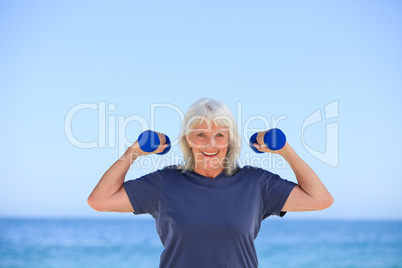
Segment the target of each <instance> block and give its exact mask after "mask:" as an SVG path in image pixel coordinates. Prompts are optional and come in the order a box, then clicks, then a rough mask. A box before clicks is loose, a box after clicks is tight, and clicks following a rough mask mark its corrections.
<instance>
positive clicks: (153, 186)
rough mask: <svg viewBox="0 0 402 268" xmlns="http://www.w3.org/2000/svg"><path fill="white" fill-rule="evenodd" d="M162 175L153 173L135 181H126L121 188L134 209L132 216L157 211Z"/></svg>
mask: <svg viewBox="0 0 402 268" xmlns="http://www.w3.org/2000/svg"><path fill="white" fill-rule="evenodd" d="M161 181H162V175H161V173H160V171H155V172H152V173H149V174H147V175H145V176H142V177H140V178H138V179H136V180H130V181H126V182H125V183H124V184H123V186H124V189H125V190H126V193H127V196H128V198H129V200H130V202H131V205H132V206H133V209H134V214H137V215H138V214H145V213H148V214H151V215H152V216H153V217H155V216H156V213H157V211H158V203H159V193H160V188H161Z"/></svg>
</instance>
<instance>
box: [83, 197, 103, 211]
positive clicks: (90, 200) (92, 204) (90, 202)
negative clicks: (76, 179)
mask: <svg viewBox="0 0 402 268" xmlns="http://www.w3.org/2000/svg"><path fill="white" fill-rule="evenodd" d="M87 203H88V205H89V206H90V207H91V208H92V209H94V210H96V211H99V212H102V211H104V208H103V207H102V205H101V203H100V202H98V201H96V200H95V199H94V198H93V197H92V196H89V197H88V199H87Z"/></svg>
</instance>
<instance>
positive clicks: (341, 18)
mask: <svg viewBox="0 0 402 268" xmlns="http://www.w3.org/2000/svg"><path fill="white" fill-rule="evenodd" d="M401 11H402V5H401V3H400V2H399V1H282V2H279V1H254V0H253V1H247V2H246V1H196V2H195V1H152V2H144V1H141V2H140V1H117V2H113V3H112V2H110V1H84V2H82V1H65V2H54V1H35V2H23V1H2V2H1V3H0V40H1V42H0V58H1V61H0V98H1V100H2V105H1V106H0V111H1V112H0V120H1V121H0V122H1V129H2V131H1V133H0V148H1V149H2V154H1V155H0V163H1V176H0V216H1V217H8V216H12V217H26V216H27V217H119V218H121V217H123V218H127V217H129V216H131V215H128V214H123V215H122V214H117V213H103V214H102V213H99V212H95V211H92V210H91V209H90V208H89V207H88V205H87V204H86V198H87V196H88V195H89V193H90V192H91V191H92V189H93V187H94V186H95V185H96V183H97V182H98V180H99V178H100V177H101V176H102V174H103V173H104V172H105V171H106V170H107V169H108V168H109V167H110V165H112V164H113V162H114V161H116V160H117V159H118V157H119V155H120V153H121V150H120V149H119V145H121V144H123V146H124V142H125V141H126V140H127V141H132V142H134V141H135V139H136V138H137V137H138V135H139V134H140V132H141V131H142V130H144V129H143V125H144V122H145V124H146V125H148V126H151V123H152V124H153V126H154V127H155V130H157V131H160V132H165V133H166V134H168V135H169V136H170V137H171V139H173V140H175V139H176V138H177V136H178V135H179V131H180V116H179V114H180V113H179V112H178V111H182V112H185V111H186V110H187V108H188V107H189V106H190V105H191V104H192V103H193V102H194V101H196V100H198V99H199V98H201V97H210V98H216V99H219V100H222V101H223V102H225V103H226V104H227V105H228V106H229V107H230V108H231V110H232V112H233V113H234V115H235V118H236V119H237V120H238V123H239V126H240V127H241V130H242V131H244V129H245V128H246V127H247V128H254V129H258V128H261V129H262V128H264V126H265V125H264V122H263V121H262V120H259V119H255V118H260V119H261V118H265V119H266V121H267V122H269V123H270V125H273V122H274V119H275V118H276V119H280V120H279V122H278V124H277V127H279V128H281V129H282V130H283V131H284V132H285V133H286V135H287V138H288V142H289V143H290V144H291V145H292V147H294V149H295V150H296V151H297V153H298V154H299V155H300V156H301V157H302V158H303V159H304V160H305V161H306V162H307V163H308V164H309V165H310V166H311V167H312V168H313V169H314V170H315V171H316V173H317V174H318V175H319V176H320V178H321V179H322V181H323V182H324V184H325V185H326V186H327V188H328V189H329V190H330V192H331V193H332V194H333V196H334V197H335V203H334V205H333V206H332V207H331V208H330V209H328V210H325V211H320V212H308V213H289V216H288V217H289V218H331V219H402V208H401V204H402V195H401V194H400V189H401V188H402V178H401V175H400V174H401V171H402V170H401V165H400V163H399V162H400V161H399V159H400V152H401V151H402V142H401V137H402V128H401V124H400V116H401V115H402V108H401V105H400V101H401V99H402V98H401V95H402V94H401V89H402V78H401V75H400V74H401V73H402V53H401V47H402V39H401V35H400V33H401V29H402V20H401V18H400V14H401ZM331 103H332V104H333V105H332V106H328V105H329V104H331ZM334 103H335V104H336V105H335V104H334ZM156 104H159V105H162V106H160V107H159V108H154V109H153V110H152V107H155V105H156ZM79 105H81V106H79ZM152 105H154V106H152ZM168 105H170V106H168ZM334 105H335V106H334ZM326 106H327V107H329V108H327V110H328V109H329V110H330V111H328V112H332V113H334V112H335V113H336V116H335V117H333V118H328V119H326V118H325V115H326V113H325V107H326ZM74 107H75V108H77V107H86V108H87V109H82V110H79V111H78V112H77V113H75V114H74V116H73V117H72V120H71V124H67V125H68V128H70V130H71V132H72V133H73V135H74V137H75V138H76V140H79V141H81V142H87V143H88V142H97V146H95V148H88V149H85V148H79V147H77V146H75V145H74V144H73V142H71V138H70V139H69V138H68V137H67V136H66V118H68V114H69V111H71V109H74ZM88 107H92V108H93V109H92V110H91V109H89V108H88ZM102 107H105V109H103V108H102ZM102 109H103V110H102ZM317 110H319V111H320V112H317V113H320V114H321V116H322V119H321V120H320V121H319V122H316V123H314V124H311V125H308V126H307V127H306V128H305V129H304V131H303V124H306V123H305V122H306V120H307V121H308V119H309V118H310V119H311V117H310V115H312V114H313V113H315V112H316V111H317ZM152 114H153V117H151V115H152ZM253 118H254V119H253ZM119 120H120V121H119ZM130 120H131V121H130ZM67 121H68V120H67ZM99 122H101V123H100V126H99ZM141 122H142V123H143V125H141ZM67 123H68V122H67ZM328 124H330V125H331V126H332V127H333V128H330V129H329V130H328V132H327V131H326V130H327V126H328ZM103 125H104V128H103ZM103 129H106V131H103ZM100 130H101V131H100ZM243 134H244V132H243V133H242V136H243V149H242V157H241V159H242V160H243V162H244V161H245V162H247V161H249V160H250V159H257V160H254V161H255V163H257V162H258V159H260V160H261V161H260V163H261V165H265V164H266V165H267V169H269V170H271V171H272V172H274V173H278V174H280V175H281V176H282V177H283V178H286V179H290V180H293V181H295V177H294V175H293V173H292V172H291V170H290V167H289V166H286V165H285V166H283V165H281V159H280V158H275V157H272V156H268V155H264V156H261V155H255V154H254V155H253V154H252V151H251V149H250V148H248V146H247V139H248V137H247V135H243ZM251 134H252V133H251V132H250V133H249V135H251ZM99 136H100V137H101V139H103V138H104V141H105V143H104V145H103V144H102V143H103V141H102V140H99ZM328 137H332V138H334V137H335V138H336V139H335V140H337V141H338V142H339V144H338V146H336V150H335V151H333V150H332V149H331V150H332V151H330V152H328V151H327V153H328V154H329V157H330V158H331V159H332V160H334V159H335V160H336V162H337V163H336V164H332V165H330V164H328V163H325V161H324V162H323V161H322V159H321V160H320V159H319V158H320V157H317V156H314V155H312V153H311V150H313V151H317V152H320V153H322V154H324V153H325V152H326V148H327V147H326V146H328V144H327V143H328V142H327V141H328V139H329V138H328ZM332 138H331V139H332ZM332 140H333V139H332ZM303 142H304V143H303ZM308 148H311V149H310V151H309V149H308ZM178 156H180V149H179V147H178V146H177V145H174V146H173V148H172V150H171V153H170V154H169V155H167V156H166V157H167V158H166V157H165V158H159V160H158V157H157V156H151V157H149V162H148V163H159V164H164V163H165V162H166V163H167V162H169V164H175V163H177V158H176V157H178ZM169 157H170V158H169ZM247 157H248V158H247ZM247 159H249V160H247ZM162 160H163V161H165V162H163V161H162ZM152 161H153V162H152ZM158 161H159V162H158ZM175 161H176V162H175ZM264 161H265V162H264ZM327 162H328V161H327ZM264 163H265V164H264ZM141 164H142V167H143V168H133V169H131V170H130V171H129V173H128V175H127V179H134V178H137V177H138V176H140V175H142V174H145V173H147V172H150V171H152V170H154V169H155V168H158V166H155V165H147V162H146V160H143V162H141Z"/></svg>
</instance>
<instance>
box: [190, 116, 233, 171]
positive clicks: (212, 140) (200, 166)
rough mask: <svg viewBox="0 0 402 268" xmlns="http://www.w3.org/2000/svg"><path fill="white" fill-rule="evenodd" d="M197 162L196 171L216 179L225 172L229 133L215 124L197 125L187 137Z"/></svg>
mask: <svg viewBox="0 0 402 268" xmlns="http://www.w3.org/2000/svg"><path fill="white" fill-rule="evenodd" d="M186 140H187V143H188V144H189V146H190V148H191V149H192V152H193V155H194V161H195V167H194V171H195V172H197V173H199V174H201V175H204V176H207V177H210V178H214V177H215V176H217V175H218V174H219V173H221V172H222V171H223V170H224V167H225V161H226V158H225V157H226V153H227V150H228V145H229V131H228V129H227V128H226V127H220V126H216V125H215V124H212V125H211V124H207V123H201V124H196V125H195V126H193V127H192V128H191V129H190V132H189V134H188V135H186Z"/></svg>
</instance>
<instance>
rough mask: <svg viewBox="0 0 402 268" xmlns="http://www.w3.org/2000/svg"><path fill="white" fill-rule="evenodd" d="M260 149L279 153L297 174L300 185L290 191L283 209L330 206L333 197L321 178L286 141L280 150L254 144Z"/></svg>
mask: <svg viewBox="0 0 402 268" xmlns="http://www.w3.org/2000/svg"><path fill="white" fill-rule="evenodd" d="M254 145H255V146H256V147H257V148H258V147H259V148H258V149H259V150H260V151H264V152H270V153H277V154H279V155H281V156H282V157H283V158H285V160H286V161H287V162H288V163H289V165H290V167H291V168H292V170H293V172H294V173H295V175H296V179H297V182H298V185H297V186H295V187H294V188H293V190H292V192H291V193H290V195H289V197H288V199H287V201H286V203H285V205H284V206H283V208H282V211H312V210H322V209H326V208H328V207H330V206H331V205H332V203H333V202H334V199H333V197H332V196H331V194H330V193H329V192H328V190H327V188H325V186H324V184H323V183H322V182H321V180H320V178H319V177H318V176H317V174H315V172H314V171H313V170H312V169H311V168H310V167H309V166H308V165H307V164H306V162H304V161H303V160H302V159H301V158H300V157H299V156H298V155H297V154H296V152H295V151H294V150H293V148H292V147H290V145H289V144H288V143H287V142H286V144H285V146H284V147H283V148H282V149H280V150H278V151H271V150H269V149H268V148H267V147H266V146H265V145H259V144H257V143H255V144H254Z"/></svg>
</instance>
